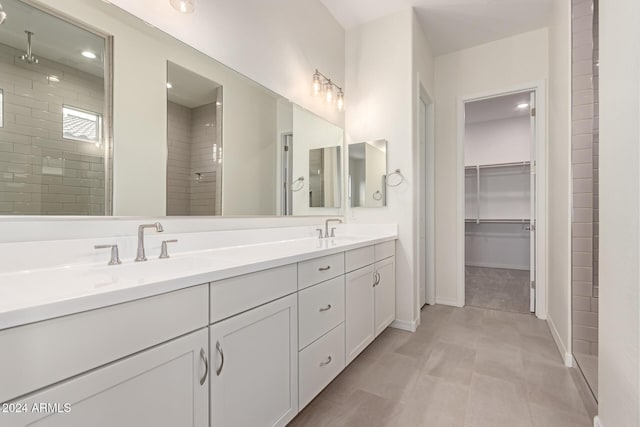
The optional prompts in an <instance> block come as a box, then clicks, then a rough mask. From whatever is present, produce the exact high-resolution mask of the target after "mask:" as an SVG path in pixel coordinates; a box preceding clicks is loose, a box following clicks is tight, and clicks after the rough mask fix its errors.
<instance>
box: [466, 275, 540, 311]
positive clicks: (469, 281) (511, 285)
mask: <svg viewBox="0 0 640 427" xmlns="http://www.w3.org/2000/svg"><path fill="white" fill-rule="evenodd" d="M529 282H530V279H529V270H508V269H504V268H487V267H472V266H466V267H465V301H466V303H467V305H470V306H473V307H484V308H492V309H495V310H503V311H513V312H516V313H529V293H530V291H529Z"/></svg>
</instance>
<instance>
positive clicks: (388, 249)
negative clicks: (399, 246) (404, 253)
mask: <svg viewBox="0 0 640 427" xmlns="http://www.w3.org/2000/svg"><path fill="white" fill-rule="evenodd" d="M374 252H375V260H376V262H378V261H380V260H383V259H385V258H389V257H390V256H394V255H395V254H396V241H395V240H392V241H390V242H384V243H378V244H377V245H376V247H375V251H374Z"/></svg>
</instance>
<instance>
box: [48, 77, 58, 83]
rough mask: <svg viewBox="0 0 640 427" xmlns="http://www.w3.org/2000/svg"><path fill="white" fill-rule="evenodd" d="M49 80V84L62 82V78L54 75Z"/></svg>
mask: <svg viewBox="0 0 640 427" xmlns="http://www.w3.org/2000/svg"><path fill="white" fill-rule="evenodd" d="M47 80H49V82H54V83H58V82H60V77H58V76H53V75H52V76H48V77H47Z"/></svg>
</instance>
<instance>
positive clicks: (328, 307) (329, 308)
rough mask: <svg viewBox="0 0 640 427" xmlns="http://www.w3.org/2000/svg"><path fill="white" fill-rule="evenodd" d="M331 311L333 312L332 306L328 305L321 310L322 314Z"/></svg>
mask: <svg viewBox="0 0 640 427" xmlns="http://www.w3.org/2000/svg"><path fill="white" fill-rule="evenodd" d="M329 310H331V304H328V305H327V306H326V307H322V308H321V309H320V311H321V312H322V311H329Z"/></svg>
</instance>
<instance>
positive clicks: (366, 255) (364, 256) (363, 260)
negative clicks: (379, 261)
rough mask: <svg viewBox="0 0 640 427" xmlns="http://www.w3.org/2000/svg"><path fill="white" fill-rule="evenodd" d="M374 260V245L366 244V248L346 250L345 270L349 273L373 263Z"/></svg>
mask: <svg viewBox="0 0 640 427" xmlns="http://www.w3.org/2000/svg"><path fill="white" fill-rule="evenodd" d="M373 262H374V248H373V245H371V246H366V247H364V248H358V249H353V250H350V251H347V252H345V254H344V264H345V271H346V272H347V273H348V272H350V271H353V270H357V269H359V268H362V267H364V266H366V265H369V264H373Z"/></svg>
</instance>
